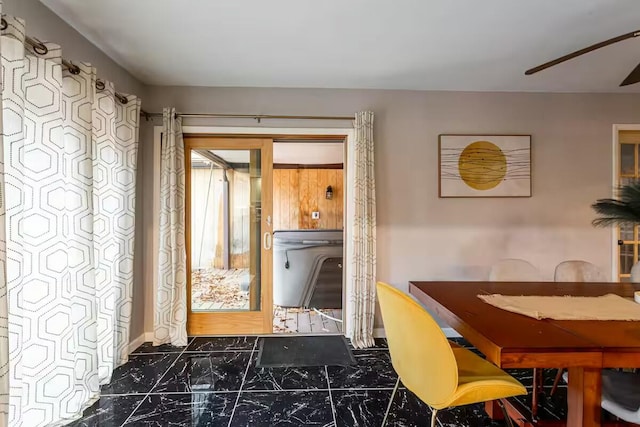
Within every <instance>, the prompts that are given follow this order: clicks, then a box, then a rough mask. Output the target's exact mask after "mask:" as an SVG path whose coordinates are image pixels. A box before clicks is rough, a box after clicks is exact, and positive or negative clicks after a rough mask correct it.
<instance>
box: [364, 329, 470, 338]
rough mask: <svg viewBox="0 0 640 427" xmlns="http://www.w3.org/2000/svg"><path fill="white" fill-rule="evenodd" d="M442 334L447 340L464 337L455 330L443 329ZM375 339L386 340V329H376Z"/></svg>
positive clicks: (374, 331)
mask: <svg viewBox="0 0 640 427" xmlns="http://www.w3.org/2000/svg"><path fill="white" fill-rule="evenodd" d="M442 332H444V334H445V336H446V337H447V338H460V337H462V335H460V334H459V333H458V332H457V331H456V330H455V329H453V328H449V327H446V328H442ZM373 337H374V338H386V337H387V334H386V333H385V332H384V328H374V329H373Z"/></svg>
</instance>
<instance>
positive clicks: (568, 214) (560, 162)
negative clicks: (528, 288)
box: [143, 87, 640, 330]
mask: <svg viewBox="0 0 640 427" xmlns="http://www.w3.org/2000/svg"><path fill="white" fill-rule="evenodd" d="M149 95H150V96H149V99H148V103H147V105H148V106H149V107H148V108H149V109H150V110H153V111H159V110H160V109H161V107H162V106H165V105H166V106H169V105H171V106H175V107H176V108H177V109H178V111H181V112H218V113H249V114H250V113H269V114H279V113H282V114H301V115H302V114H313V115H351V114H353V112H355V111H358V110H362V109H370V110H372V111H374V112H375V114H376V118H375V130H374V136H375V142H376V179H377V198H378V211H377V214H378V278H379V279H380V280H385V281H388V282H391V283H392V284H394V285H395V286H397V287H399V288H400V289H407V282H408V281H409V280H412V279H426V280H438V279H441V280H456V279H459V280H471V279H483V278H486V276H487V273H488V266H489V265H491V263H493V262H495V261H496V260H498V259H500V258H505V257H520V258H525V259H528V260H530V261H531V262H533V263H534V264H535V265H537V266H538V267H539V268H540V269H541V270H542V273H543V275H544V277H545V279H548V280H551V278H552V274H553V268H554V267H555V265H556V264H557V263H559V262H560V261H563V260H566V259H573V258H579V259H585V260H588V261H591V262H594V263H596V264H597V265H598V266H600V267H601V268H602V269H603V270H605V271H606V272H607V274H610V270H611V251H612V245H611V239H610V232H609V230H600V229H594V228H593V227H592V226H591V224H590V221H591V219H592V218H593V213H592V212H591V210H590V207H589V206H590V204H591V203H592V202H593V201H595V200H596V199H597V198H600V197H606V196H608V195H610V194H611V173H612V161H611V156H612V154H611V152H612V151H611V150H612V148H611V147H612V145H611V139H612V125H613V124H615V123H617V124H621V123H639V122H640V96H639V95H612V94H543V93H463V92H414V91H380V90H329V89H326V90H321V89H320V90H311V89H250V88H247V89H241V88H200V87H197V88H196V87H162V88H160V87H152V88H151V90H150V93H149ZM185 123H186V124H189V123H191V124H205V123H218V124H219V123H220V122H212V121H210V120H209V121H206V120H204V121H203V120H198V121H195V120H193V121H191V122H189V121H186V122H185ZM227 123H228V124H233V125H241V126H242V125H245V126H253V125H255V122H253V121H245V122H239V121H233V122H227ZM265 125H266V126H269V125H271V126H293V127H295V126H307V125H315V126H323V127H326V126H327V123H326V122H321V123H299V122H292V121H287V122H284V121H282V122H275V123H274V122H270V123H267V124H265V123H264V122H263V124H262V126H265ZM329 125H330V126H335V127H340V126H344V125H345V123H344V122H343V123H330V124H329ZM440 133H484V134H492V133H506V134H509V133H524V134H531V135H532V147H533V148H532V158H533V169H532V175H533V197H532V198H528V199H439V198H438V172H437V171H438V164H437V155H438V150H437V144H438V134H440ZM145 145H146V144H145ZM143 161H144V162H149V161H150V159H149V158H144V160H143ZM148 170H150V168H148ZM145 182H146V183H147V185H150V184H149V181H148V180H145ZM150 188H151V187H147V190H148V189H150ZM145 193H148V192H147V191H145ZM145 226H146V224H145ZM145 228H146V227H145ZM145 283H149V281H148V280H145ZM452 291H454V290H452ZM148 298H149V297H148ZM150 315H151V313H150V312H149V310H147V316H146V319H147V322H146V327H147V330H149V328H150V321H151V316H150Z"/></svg>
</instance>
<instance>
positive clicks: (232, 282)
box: [185, 136, 273, 335]
mask: <svg viewBox="0 0 640 427" xmlns="http://www.w3.org/2000/svg"><path fill="white" fill-rule="evenodd" d="M272 150H273V140H272V139H265V138H260V139H253V138H252V139H247V138H216V137H188V136H185V162H186V203H187V206H186V227H185V228H186V230H185V232H186V245H187V269H188V272H189V274H188V279H187V295H188V297H187V300H188V320H187V328H188V331H189V334H191V335H217V334H225V335H226V334H254V333H271V332H272V316H273V312H272V305H273V303H272V299H273V298H272V286H271V282H272V252H271V239H272V236H271V232H272V212H271V205H272V198H271V197H272V196H271V193H272V169H273V154H272Z"/></svg>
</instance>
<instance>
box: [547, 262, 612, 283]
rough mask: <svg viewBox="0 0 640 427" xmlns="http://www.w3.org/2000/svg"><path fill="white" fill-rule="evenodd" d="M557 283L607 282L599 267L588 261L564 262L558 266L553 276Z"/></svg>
mask: <svg viewBox="0 0 640 427" xmlns="http://www.w3.org/2000/svg"><path fill="white" fill-rule="evenodd" d="M553 280H554V281H556V282H606V281H607V279H606V277H605V275H604V274H603V273H602V272H601V271H600V269H599V268H598V267H596V266H595V265H593V264H591V263H590V262H587V261H579V260H572V261H564V262H561V263H560V264H558V265H557V267H556V271H555V273H554V275H553Z"/></svg>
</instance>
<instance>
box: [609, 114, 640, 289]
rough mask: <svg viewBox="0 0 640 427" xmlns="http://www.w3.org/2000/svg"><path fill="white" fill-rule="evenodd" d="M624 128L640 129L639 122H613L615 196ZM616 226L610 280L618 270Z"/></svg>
mask: <svg viewBox="0 0 640 427" xmlns="http://www.w3.org/2000/svg"><path fill="white" fill-rule="evenodd" d="M625 130H635V131H638V130H640V124H614V125H613V137H612V155H611V163H612V168H611V188H612V191H611V197H616V188H618V173H619V171H620V158H619V156H620V140H619V138H620V132H621V131H625ZM618 228H619V227H611V280H612V281H613V282H617V281H618V273H619V271H620V250H619V248H618V239H619V235H618Z"/></svg>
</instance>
